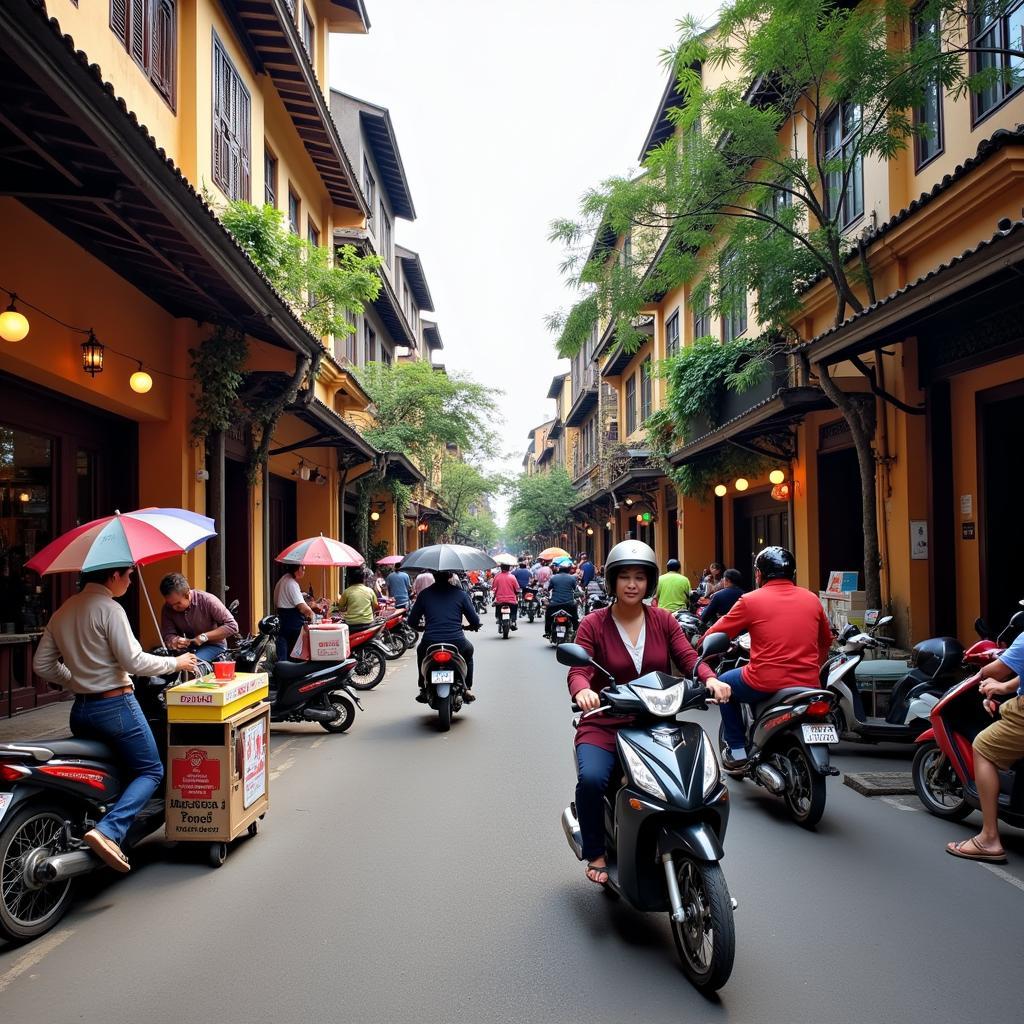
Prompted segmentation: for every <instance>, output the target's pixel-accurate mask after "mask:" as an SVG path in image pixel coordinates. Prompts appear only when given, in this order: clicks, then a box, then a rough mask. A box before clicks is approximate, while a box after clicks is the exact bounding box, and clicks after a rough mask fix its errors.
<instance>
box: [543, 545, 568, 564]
mask: <svg viewBox="0 0 1024 1024" xmlns="http://www.w3.org/2000/svg"><path fill="white" fill-rule="evenodd" d="M537 557H538V558H539V559H541V561H544V562H550V561H551V559H553V558H568V557H569V552H568V551H566V550H565V548H545V549H544V550H543V551H542V552H541V553H540V554H539V555H538V556H537Z"/></svg>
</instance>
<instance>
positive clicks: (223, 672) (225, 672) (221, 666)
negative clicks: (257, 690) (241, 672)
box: [213, 661, 235, 679]
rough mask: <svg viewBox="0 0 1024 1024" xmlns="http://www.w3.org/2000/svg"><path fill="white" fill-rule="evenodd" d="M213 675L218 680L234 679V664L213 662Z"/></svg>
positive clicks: (231, 662) (230, 662)
mask: <svg viewBox="0 0 1024 1024" xmlns="http://www.w3.org/2000/svg"><path fill="white" fill-rule="evenodd" d="M213 674H214V675H215V676H216V677H217V678H218V679H234V678H235V663H234V662H233V661H215V662H214V663H213Z"/></svg>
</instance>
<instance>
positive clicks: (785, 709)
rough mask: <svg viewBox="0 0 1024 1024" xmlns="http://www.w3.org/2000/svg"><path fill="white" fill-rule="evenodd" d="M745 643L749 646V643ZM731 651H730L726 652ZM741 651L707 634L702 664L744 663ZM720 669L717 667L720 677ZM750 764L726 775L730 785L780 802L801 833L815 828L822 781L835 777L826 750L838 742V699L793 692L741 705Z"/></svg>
mask: <svg viewBox="0 0 1024 1024" xmlns="http://www.w3.org/2000/svg"><path fill="white" fill-rule="evenodd" d="M748 642H749V641H748ZM730 646H731V649H730ZM738 646H739V645H737V644H733V645H730V642H729V638H728V637H727V636H726V635H725V634H724V633H711V634H710V635H709V636H708V637H707V638H706V639H705V641H704V644H703V647H702V651H703V653H704V656H705V657H706V658H710V657H713V656H714V655H717V654H725V655H726V659H724V660H726V661H727V660H729V659H730V658H735V659H736V660H737V661H738V662H742V661H743V660H744V658H746V657H749V654H747V655H743V654H740V655H737V654H736V649H737V647H738ZM723 671H725V669H724V667H719V669H718V672H719V674H721V673H722V672H723ZM740 706H741V708H742V709H743V721H744V726H745V731H746V740H745V746H746V749H747V753H748V755H749V756H748V758H747V760H746V762H744V764H743V766H742V767H740V768H737V769H734V770H730V769H729V767H728V765H725V771H726V772H727V773H728V774H729V775H730V776H732V778H734V779H750V780H751V781H752V782H755V783H757V785H759V786H763V787H764V788H765V789H767V790H768V792H769V793H773V794H774V795H775V796H781V797H782V798H783V800H784V801H785V803H786V809H787V810H788V811H789V816H790V817H791V818H792V819H793V821H795V822H796V823H797V824H798V825H802V826H804V828H813V827H814V826H815V825H816V824H817V823H818V822H819V821H820V820H821V816H822V814H824V813H825V796H826V790H825V780H826V779H827V778H828V776H830V775H838V774H839V769H838V768H833V767H831V765H830V764H829V749H828V748H829V746H830V745H831V744H833V743H838V742H839V731H838V729H836V727H835V725H834V724H833V723H832V721H831V716H832V714H833V713H834V710H835V706H836V695H835V694H834V693H833V692H832V691H830V690H824V689H808V688H807V687H804V686H791V687H787V688H785V689H782V690H778V691H776V692H775V693H766V694H765V699H764V700H762V701H761V702H760V703H759V704H755V705H753V706H751V705H749V704H741V705H740ZM718 735H719V746H720V748H721V749H722V750H723V751H724V750H725V749H726V743H725V730H724V726H723V727H722V728H720V729H719V734H718Z"/></svg>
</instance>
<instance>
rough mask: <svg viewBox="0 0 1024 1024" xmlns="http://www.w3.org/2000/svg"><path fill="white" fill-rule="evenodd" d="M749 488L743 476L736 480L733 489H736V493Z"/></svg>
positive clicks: (748, 483)
mask: <svg viewBox="0 0 1024 1024" xmlns="http://www.w3.org/2000/svg"><path fill="white" fill-rule="evenodd" d="M749 486H750V482H749V481H748V480H747V478H746V477H745V476H741V477H739V479H737V481H736V484H735V487H736V490H737V491H745V490H746V489H747V488H748V487H749Z"/></svg>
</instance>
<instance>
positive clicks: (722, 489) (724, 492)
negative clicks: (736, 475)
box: [715, 484, 729, 498]
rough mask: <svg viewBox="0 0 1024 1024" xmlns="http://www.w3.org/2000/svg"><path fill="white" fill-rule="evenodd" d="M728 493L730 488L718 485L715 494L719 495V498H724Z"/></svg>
mask: <svg viewBox="0 0 1024 1024" xmlns="http://www.w3.org/2000/svg"><path fill="white" fill-rule="evenodd" d="M728 493H729V488H728V487H726V486H725V484H716V486H715V494H716V495H718V497H719V498H724V497H725V496H726V495H727V494H728Z"/></svg>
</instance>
